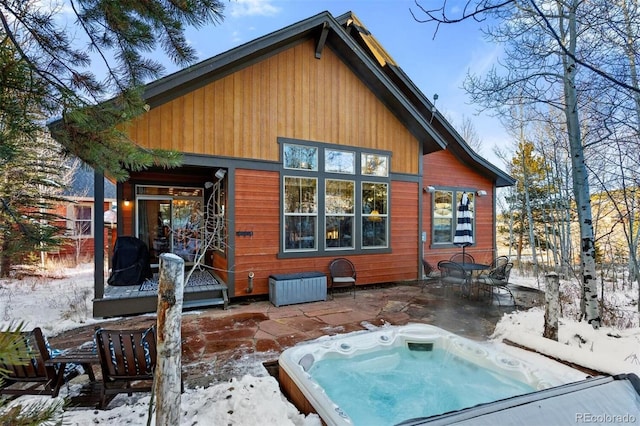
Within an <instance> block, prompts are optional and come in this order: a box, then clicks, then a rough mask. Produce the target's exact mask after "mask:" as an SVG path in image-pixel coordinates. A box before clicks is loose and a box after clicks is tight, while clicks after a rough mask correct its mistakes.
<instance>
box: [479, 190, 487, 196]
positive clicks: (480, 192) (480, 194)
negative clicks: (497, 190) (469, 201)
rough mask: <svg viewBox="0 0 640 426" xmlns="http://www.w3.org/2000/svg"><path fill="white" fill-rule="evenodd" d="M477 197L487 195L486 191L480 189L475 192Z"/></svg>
mask: <svg viewBox="0 0 640 426" xmlns="http://www.w3.org/2000/svg"><path fill="white" fill-rule="evenodd" d="M477 194H478V197H484V196H486V195H487V191H485V190H484V189H481V190H480V191H478V192H477Z"/></svg>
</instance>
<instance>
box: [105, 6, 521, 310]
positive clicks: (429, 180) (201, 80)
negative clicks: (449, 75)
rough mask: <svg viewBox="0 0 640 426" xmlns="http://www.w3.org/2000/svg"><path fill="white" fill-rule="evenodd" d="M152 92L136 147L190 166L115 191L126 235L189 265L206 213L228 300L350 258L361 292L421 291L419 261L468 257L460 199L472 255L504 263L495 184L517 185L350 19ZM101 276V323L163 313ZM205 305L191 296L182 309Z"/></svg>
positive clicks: (245, 51)
mask: <svg viewBox="0 0 640 426" xmlns="http://www.w3.org/2000/svg"><path fill="white" fill-rule="evenodd" d="M145 97H146V100H147V103H148V104H149V106H150V110H149V111H148V112H147V113H145V114H144V115H143V116H142V117H140V118H139V119H137V120H135V121H134V122H133V123H131V125H130V126H128V127H127V129H128V131H129V134H130V137H131V138H132V140H134V141H135V142H136V143H138V144H140V145H141V146H143V147H148V148H162V149H174V150H178V151H181V152H183V153H184V160H185V161H184V165H183V166H182V167H180V168H178V169H173V170H169V171H166V170H160V169H158V170H147V171H143V172H132V173H131V175H130V179H129V180H128V181H126V182H124V183H121V184H118V214H119V217H118V234H119V235H134V236H137V237H139V238H141V239H142V240H143V241H144V242H145V243H146V244H147V245H148V246H149V248H150V250H151V256H152V262H153V263H156V262H157V260H158V255H159V254H160V253H162V252H166V251H172V252H174V253H176V254H178V255H180V256H182V257H183V258H184V259H185V261H186V262H189V261H191V260H193V256H192V253H193V252H192V250H193V245H194V244H196V245H197V244H198V243H199V241H200V240H198V239H196V240H195V242H194V240H192V239H188V238H185V237H184V236H185V233H186V232H187V231H185V228H187V227H188V225H189V224H190V223H191V221H190V219H191V218H192V217H193V218H196V217H197V216H198V215H200V217H202V216H203V215H204V216H205V217H206V218H208V219H210V220H211V219H212V218H215V220H216V223H217V224H218V225H219V226H217V225H216V226H217V228H216V233H217V234H216V235H217V236H216V238H214V241H213V243H211V244H210V245H209V246H208V248H209V255H208V256H207V258H206V264H207V266H208V267H209V268H210V269H211V270H212V271H213V272H214V274H215V275H216V277H217V278H218V281H219V282H221V283H224V284H225V285H226V287H227V288H228V295H229V297H233V298H240V297H243V296H248V295H264V294H268V293H269V276H270V275H272V274H283V273H293V272H302V271H320V272H323V273H327V274H328V265H329V262H330V261H331V260H332V259H334V258H337V257H347V258H349V259H350V260H351V261H353V263H354V264H355V266H356V268H357V272H358V275H357V284H358V285H367V284H375V283H385V282H393V281H404V280H415V279H419V278H421V276H422V265H421V261H420V260H421V258H422V257H423V256H424V257H426V258H428V259H430V260H432V261H434V262H435V261H437V260H439V259H444V258H449V257H450V256H451V255H452V254H453V253H454V252H456V251H459V250H460V248H458V247H456V246H455V245H453V234H454V230H455V224H456V205H457V201H458V200H459V198H460V197H461V195H462V193H463V192H467V193H468V194H469V196H470V197H469V198H470V199H471V202H472V203H471V209H472V211H473V214H474V233H475V235H476V239H475V244H474V245H473V246H471V247H468V248H467V249H466V250H467V252H469V253H471V254H473V255H475V256H476V258H477V260H479V261H486V262H489V261H490V260H491V259H492V258H493V256H494V254H495V239H496V238H495V231H494V229H495V226H494V223H495V210H496V207H495V188H496V187H503V186H508V185H512V184H513V183H514V181H513V179H512V178H511V177H509V176H508V175H507V174H505V173H504V172H502V171H501V170H500V169H498V168H497V167H495V166H493V165H491V164H489V163H488V162H487V161H486V160H484V159H483V158H481V157H479V156H478V155H477V154H475V153H474V152H473V151H472V150H471V149H470V148H469V147H468V146H467V144H466V143H465V142H464V141H463V140H462V138H461V137H460V135H459V134H458V133H456V131H455V130H454V129H453V128H452V127H451V125H450V124H449V123H448V122H447V121H446V120H445V118H444V117H443V116H442V115H441V114H439V113H438V112H437V111H435V109H434V107H433V105H432V104H431V103H430V102H429V100H428V99H427V98H426V97H425V96H424V95H423V94H422V93H421V92H420V90H419V89H418V88H417V87H416V86H415V85H414V84H413V83H412V82H411V80H410V79H409V78H408V77H407V76H406V75H405V74H404V73H403V71H402V70H401V69H400V68H399V67H398V66H397V65H396V64H395V63H394V62H393V60H392V59H391V58H390V57H389V55H387V53H386V52H385V51H384V50H383V49H382V48H381V47H380V45H379V44H378V43H377V41H376V40H375V39H374V38H373V37H372V36H371V34H370V33H369V32H368V31H367V30H366V29H365V28H364V26H363V25H362V24H361V23H360V22H359V21H358V20H357V18H356V17H355V16H354V15H353V14H351V13H347V14H345V15H342V16H339V17H337V18H334V17H333V16H332V15H331V14H329V13H328V12H324V13H321V14H318V15H316V16H313V17H311V18H308V19H306V20H303V21H301V22H298V23H296V24H293V25H291V26H289V27H286V28H283V29H282V30H279V31H276V32H274V33H271V34H269V35H267V36H265V37H262V38H259V39H257V40H255V41H252V42H249V43H246V44H244V45H242V46H240V47H238V48H235V49H232V50H230V51H228V52H226V53H223V54H220V55H218V56H216V57H213V58H211V59H208V60H205V61H203V62H201V63H199V64H196V65H194V66H191V67H189V68H187V69H185V70H182V71H179V72H177V73H174V74H172V75H169V76H167V77H165V78H162V79H160V80H157V81H155V82H152V83H150V84H148V85H147V87H146V91H145ZM431 191H433V192H431ZM479 191H481V192H479ZM478 193H480V194H486V196H482V197H478V196H477V195H476V194H478ZM98 198H99V197H98ZM125 201H127V203H128V205H127V206H125ZM97 202H98V203H101V202H102V200H101V199H98V201H97ZM192 213H193V215H192ZM96 244H97V246H98V249H100V247H101V243H100V241H97V242H96ZM189 244H191V246H190V245H189ZM101 268H102V270H103V269H104V266H103V265H99V264H98V265H97V268H96V271H97V272H96V277H95V279H96V286H95V292H96V294H95V300H94V316H112V315H122V314H128V313H138V312H149V311H155V309H156V308H155V307H156V304H157V300H156V299H157V296H153V295H152V296H149V297H146V296H145V297H139V296H140V295H133V294H130V295H129V296H126V297H124V298H115V297H111V296H110V294H109V293H110V292H109V288H108V287H109V286H105V283H104V277H103V274H101V273H100V270H101ZM250 276H252V278H251V279H250ZM248 291H251V293H250V294H249V293H248ZM187 296H188V299H187ZM211 297H212V296H211V294H210V293H204V292H203V293H201V294H197V293H189V294H188V295H185V306H202V305H207V304H209V302H211V301H212V300H211ZM187 302H188V303H187Z"/></svg>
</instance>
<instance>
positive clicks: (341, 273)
mask: <svg viewBox="0 0 640 426" xmlns="http://www.w3.org/2000/svg"><path fill="white" fill-rule="evenodd" d="M329 272H330V275H331V286H330V287H329V288H330V290H331V297H332V298H333V289H334V288H335V287H349V288H350V291H353V298H354V299H355V297H356V267H355V266H354V265H353V263H352V262H351V261H350V260H349V259H346V258H344V257H339V258H337V259H334V260H332V261H331V263H330V264H329Z"/></svg>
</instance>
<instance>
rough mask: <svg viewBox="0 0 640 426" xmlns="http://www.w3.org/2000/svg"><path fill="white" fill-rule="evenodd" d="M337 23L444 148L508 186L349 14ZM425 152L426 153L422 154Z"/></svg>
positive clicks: (512, 181) (506, 177)
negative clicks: (396, 89) (445, 144)
mask: <svg viewBox="0 0 640 426" xmlns="http://www.w3.org/2000/svg"><path fill="white" fill-rule="evenodd" d="M337 20H338V21H339V22H340V23H341V25H343V26H344V27H345V28H346V29H347V31H349V32H350V34H351V35H352V36H353V37H354V39H355V40H357V41H358V44H359V45H360V46H361V47H362V48H363V49H364V50H366V51H367V52H368V53H369V55H370V56H371V57H372V58H374V59H375V60H376V63H377V66H378V67H380V69H382V70H383V72H384V73H385V75H386V76H387V77H388V78H389V79H390V80H391V81H393V83H394V84H395V85H396V86H397V87H398V88H399V89H400V90H401V91H402V93H403V94H404V95H405V96H406V97H407V98H408V99H409V100H410V101H411V102H412V103H413V104H414V105H415V106H416V108H417V109H418V110H419V111H420V113H421V114H422V115H423V116H424V117H428V118H429V124H430V125H432V126H433V127H434V128H435V129H436V130H437V131H438V133H439V134H440V135H442V137H443V139H444V140H445V141H446V143H447V149H448V150H449V151H450V152H451V153H453V155H455V156H456V157H457V158H458V159H459V160H460V161H461V162H462V163H464V164H466V165H467V166H469V167H471V168H473V169H475V170H476V171H478V172H480V173H481V174H483V175H485V176H487V177H489V178H491V180H492V181H493V182H494V184H495V185H496V186H497V187H504V186H511V185H514V184H515V179H513V178H512V177H511V176H509V175H508V174H507V173H505V172H504V171H502V170H501V169H499V168H498V167H496V166H495V165H494V164H492V163H490V162H489V161H487V160H486V159H485V158H483V157H482V156H480V155H478V154H477V153H476V152H475V151H474V150H473V149H472V148H471V147H470V146H469V145H468V144H467V143H466V142H465V140H464V138H462V136H460V134H459V133H458V132H457V131H456V130H455V129H454V128H453V126H452V125H451V123H449V121H447V119H445V118H444V116H443V115H442V114H440V112H439V111H438V110H437V109H436V108H435V106H434V104H433V103H431V101H429V99H428V98H427V97H426V96H425V95H424V93H422V91H421V90H420V89H418V87H417V86H416V85H415V84H414V83H413V81H411V79H410V78H409V77H408V76H407V75H406V74H405V72H404V71H403V70H402V68H400V66H398V65H397V64H396V62H395V61H394V60H393V58H391V56H390V55H389V54H388V53H387V52H386V51H385V50H384V48H383V47H382V46H381V45H380V44H379V43H378V41H377V40H376V39H375V38H374V37H373V36H372V35H371V33H370V32H369V31H368V30H367V29H366V28H364V26H363V25H362V23H361V22H360V21H359V20H358V18H357V17H356V16H355V15H354V14H353V13H351V12H348V13H345V14H344V15H342V16H339V17H338V18H337ZM425 153H426V152H425Z"/></svg>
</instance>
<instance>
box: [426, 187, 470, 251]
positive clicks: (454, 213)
mask: <svg viewBox="0 0 640 426" xmlns="http://www.w3.org/2000/svg"><path fill="white" fill-rule="evenodd" d="M464 192H465V191H463V190H436V191H435V192H434V193H433V195H434V197H433V206H432V208H433V210H432V212H431V217H432V218H433V232H432V235H433V238H432V241H433V244H434V245H437V244H453V237H454V236H455V234H456V223H457V221H458V205H459V204H460V200H461V199H462V194H463V193H464ZM467 197H468V198H469V213H470V215H471V226H472V232H473V233H474V234H475V198H474V194H473V192H467Z"/></svg>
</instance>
